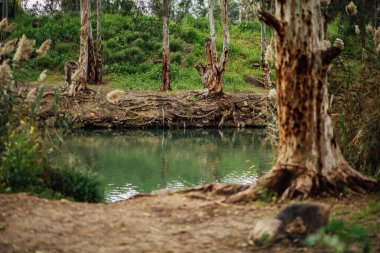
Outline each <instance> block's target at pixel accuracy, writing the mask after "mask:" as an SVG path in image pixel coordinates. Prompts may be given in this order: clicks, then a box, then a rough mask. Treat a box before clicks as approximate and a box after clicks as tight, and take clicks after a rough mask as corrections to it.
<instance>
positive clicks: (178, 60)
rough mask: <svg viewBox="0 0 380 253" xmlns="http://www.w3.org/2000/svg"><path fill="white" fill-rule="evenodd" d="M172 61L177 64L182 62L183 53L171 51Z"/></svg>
mask: <svg viewBox="0 0 380 253" xmlns="http://www.w3.org/2000/svg"><path fill="white" fill-rule="evenodd" d="M170 58H171V59H170V61H171V62H172V63H174V62H175V63H177V64H181V60H182V53H181V52H175V53H171V56H170Z"/></svg>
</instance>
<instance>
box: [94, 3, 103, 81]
mask: <svg viewBox="0 0 380 253" xmlns="http://www.w3.org/2000/svg"><path fill="white" fill-rule="evenodd" d="M102 68H103V62H102V0H96V68H95V82H96V83H99V84H101V83H102V82H103V75H102Z"/></svg>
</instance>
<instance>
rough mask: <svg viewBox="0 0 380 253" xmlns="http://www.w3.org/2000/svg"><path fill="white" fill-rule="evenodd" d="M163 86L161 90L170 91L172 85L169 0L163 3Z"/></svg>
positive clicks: (164, 0)
mask: <svg viewBox="0 0 380 253" xmlns="http://www.w3.org/2000/svg"><path fill="white" fill-rule="evenodd" d="M162 14H163V15H162V23H163V25H162V87H161V91H169V90H171V87H170V48H169V0H163V3H162Z"/></svg>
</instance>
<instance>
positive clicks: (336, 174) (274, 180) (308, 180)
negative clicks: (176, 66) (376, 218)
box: [184, 161, 380, 203]
mask: <svg viewBox="0 0 380 253" xmlns="http://www.w3.org/2000/svg"><path fill="white" fill-rule="evenodd" d="M379 190H380V183H379V182H377V181H376V180H374V179H371V178H368V177H366V176H364V175H362V174H361V173H359V172H358V171H356V170H354V169H353V168H352V167H351V166H350V165H349V164H348V163H347V162H346V161H344V162H342V163H341V166H340V167H339V168H336V169H335V170H332V171H331V172H327V173H321V174H318V173H315V172H314V171H313V170H309V169H307V168H302V167H298V166H295V165H289V164H287V165H284V164H281V165H280V164H278V165H276V166H275V167H274V168H273V169H272V170H271V171H270V172H269V173H268V174H266V175H265V176H263V177H262V178H260V179H259V180H258V181H257V182H256V183H254V184H251V185H249V186H243V185H229V184H208V185H204V186H201V187H197V188H193V189H189V190H186V191H184V192H194V191H199V192H203V193H206V192H208V193H209V194H218V195H224V196H225V199H224V201H223V202H224V203H242V202H249V201H255V200H258V199H267V198H271V197H274V196H276V198H278V200H279V201H280V202H283V201H285V200H289V199H305V198H308V197H318V196H336V197H340V196H342V195H346V194H347V193H351V194H356V193H358V194H365V193H367V192H373V191H379Z"/></svg>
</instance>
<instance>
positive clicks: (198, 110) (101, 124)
mask: <svg viewBox="0 0 380 253" xmlns="http://www.w3.org/2000/svg"><path fill="white" fill-rule="evenodd" d="M47 92H49V91H47ZM50 92H51V91H50ZM203 93H204V92H203V91H191V92H186V93H180V94H174V93H173V94H167V93H160V92H125V93H123V94H122V98H121V99H120V100H119V101H117V102H115V103H109V102H108V101H107V100H106V94H105V93H103V92H99V91H98V92H96V91H94V90H91V89H89V88H84V89H79V90H76V91H75V92H73V93H72V92H71V91H70V90H67V89H65V90H64V91H63V92H62V93H61V94H59V101H58V106H56V105H55V103H56V102H55V101H54V97H51V96H49V97H46V98H45V99H44V101H43V103H42V104H41V110H40V112H39V118H40V120H41V122H42V123H43V122H45V121H48V120H50V121H55V122H56V123H57V124H54V125H55V126H57V125H59V121H62V120H67V119H71V122H68V123H69V124H72V125H74V127H94V128H121V127H122V128H150V127H166V128H191V127H235V128H243V127H263V126H265V125H266V124H267V117H268V116H267V115H268V114H267V104H268V99H267V98H266V97H265V96H263V95H259V94H217V95H215V96H204V94H203ZM54 110H57V111H54ZM57 115H58V116H59V118H53V117H56V116H57ZM66 123H67V122H66Z"/></svg>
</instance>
